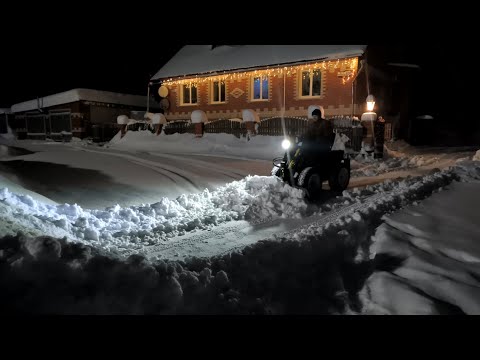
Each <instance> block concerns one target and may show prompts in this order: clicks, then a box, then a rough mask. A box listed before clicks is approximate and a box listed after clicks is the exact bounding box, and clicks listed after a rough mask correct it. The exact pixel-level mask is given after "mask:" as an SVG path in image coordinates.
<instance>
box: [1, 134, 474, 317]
mask: <svg viewBox="0 0 480 360" xmlns="http://www.w3.org/2000/svg"><path fill="white" fill-rule="evenodd" d="M129 134H133V135H131V136H130V139H135V141H133V140H128V139H129V137H125V138H123V139H121V140H119V139H115V140H114V141H113V142H112V143H111V144H109V147H107V148H100V147H94V146H90V145H87V144H86V143H85V142H75V143H72V144H49V143H41V142H27V143H23V145H22V147H26V148H28V149H29V150H31V151H39V150H40V151H43V155H42V153H39V152H36V153H35V154H24V155H20V154H18V153H12V150H11V148H6V149H5V148H4V150H3V158H4V160H8V161H12V160H18V158H19V157H20V158H22V159H24V160H27V159H29V158H30V159H31V157H33V159H36V160H38V158H36V157H41V156H44V158H43V160H44V161H50V160H49V159H50V158H53V162H55V161H58V162H59V163H60V164H62V162H67V163H68V161H69V159H75V160H72V161H75V162H76V165H82V166H84V167H85V168H86V169H92V167H94V166H99V165H98V163H99V162H100V163H101V162H104V165H106V166H107V167H108V164H111V163H112V162H114V161H115V160H120V161H121V162H122V163H121V164H122V165H120V164H117V166H118V168H119V169H122V166H123V162H130V163H132V164H140V165H139V166H142V167H144V168H148V169H152V170H153V169H157V170H158V169H159V167H162V168H163V169H166V168H168V169H169V171H170V172H173V171H175V172H177V173H178V169H179V168H180V167H181V166H182V165H183V166H184V167H185V165H186V164H189V162H190V163H191V162H192V159H195V161H197V160H199V158H201V161H203V162H204V163H202V164H201V166H200V167H203V168H204V173H207V171H205V168H207V170H208V171H215V169H217V170H218V169H219V167H221V168H222V171H225V170H226V168H229V169H230V171H232V172H233V171H234V170H233V169H232V167H231V165H232V163H231V161H240V163H241V164H243V165H244V166H245V168H244V170H245V171H246V172H247V174H248V173H250V174H252V175H253V176H249V177H245V175H247V174H245V175H243V174H241V173H237V174H236V176H239V178H238V180H236V181H231V179H230V180H229V181H225V182H224V183H223V184H219V185H215V186H213V187H212V188H211V190H203V189H202V190H200V189H194V190H193V191H185V193H184V194H182V195H180V196H174V197H171V198H169V197H162V198H160V199H158V201H157V200H154V199H151V200H152V201H145V202H144V203H143V204H142V203H138V202H137V203H135V204H134V205H130V204H128V205H123V206H120V205H115V204H111V205H110V206H107V207H106V208H97V209H88V208H85V207H82V206H79V205H75V204H74V205H71V204H63V202H57V203H55V202H52V201H45V199H44V198H43V199H42V197H40V196H36V195H35V194H34V193H29V194H27V193H26V191H27V190H25V189H24V188H22V187H20V186H18V185H16V184H15V186H16V187H15V188H14V190H13V189H7V188H6V187H8V186H6V187H5V186H4V187H3V189H2V190H1V192H0V229H2V230H3V232H2V235H7V236H5V237H4V238H2V239H0V264H1V265H2V266H3V267H2V269H3V270H2V271H4V272H5V273H8V276H5V277H2V278H1V280H0V290H1V291H2V293H3V291H5V292H6V291H10V293H12V292H14V293H15V294H17V297H18V299H13V298H11V297H5V299H4V300H2V301H3V304H4V307H3V310H2V311H7V309H16V311H19V312H27V313H28V312H30V311H31V312H42V313H45V312H46V313H52V312H54V313H275V314H282V313H414V312H416V310H415V309H416V306H417V305H419V306H420V305H421V306H422V307H420V308H419V309H424V310H422V311H423V313H428V311H430V310H431V311H432V313H435V311H436V312H440V313H444V312H447V313H448V312H449V311H450V312H452V311H453V312H454V310H455V309H461V311H460V312H465V313H478V311H477V309H478V307H477V306H478V304H477V303H478V302H479V301H478V300H477V299H476V298H475V295H476V293H475V290H471V289H470V288H468V286H471V285H472V284H473V286H477V285H475V284H474V283H473V282H472V281H471V280H472V279H471V278H469V279H467V278H468V276H470V277H472V278H473V279H476V278H475V276H477V275H472V274H475V270H472V268H471V266H473V265H472V264H474V265H475V262H476V257H477V254H476V250H475V249H476V245H475V244H474V243H472V240H473V239H476V238H478V235H479V234H478V231H479V229H478V226H475V224H478V221H477V220H476V218H475V214H476V213H475V212H474V211H473V210H472V207H473V203H474V202H475V200H474V199H475V198H473V197H472V198H471V199H469V201H470V202H469V203H468V202H467V203H468V208H467V209H468V210H466V213H468V214H470V216H469V217H468V216H462V213H461V212H460V211H458V216H459V217H461V219H463V221H464V223H463V224H462V229H464V230H462V231H463V232H459V231H460V230H459V229H456V230H451V231H450V232H449V231H446V230H447V229H438V230H441V231H442V232H443V233H444V234H448V235H447V236H450V237H455V238H458V239H460V240H459V241H458V242H457V243H458V246H457V245H456V244H452V245H451V246H450V247H448V246H447V245H448V242H446V241H443V240H442V241H439V242H438V244H436V245H434V244H431V243H432V242H433V241H436V239H437V238H438V236H436V235H435V233H433V235H431V236H430V235H428V236H427V235H425V234H428V233H429V231H432V230H435V227H432V226H430V227H428V226H427V227H426V228H424V227H422V226H423V225H422V222H418V223H416V222H415V221H413V220H412V219H410V218H408V217H405V218H402V215H401V214H402V212H398V210H399V209H401V208H405V207H407V209H409V208H408V207H409V206H413V208H414V209H419V208H420V207H421V206H423V204H424V203H425V204H426V205H425V209H426V210H425V213H426V214H428V213H429V212H432V213H435V214H437V215H435V216H436V217H432V218H428V216H423V217H421V216H418V215H413V216H416V218H419V219H420V218H422V219H424V220H426V223H427V224H430V223H432V224H436V223H437V222H438V221H440V220H441V221H444V220H445V216H446V215H445V216H444V217H442V216H441V215H438V214H441V213H442V211H443V212H444V213H445V214H447V213H448V212H449V211H451V210H449V208H448V207H444V208H443V210H442V209H441V207H439V206H436V204H435V203H433V204H431V205H428V201H429V200H433V199H435V198H436V197H437V196H441V195H443V194H450V198H448V199H441V200H438V201H440V202H442V203H445V204H449V203H452V204H453V203H454V201H453V199H457V200H458V201H459V204H462V203H465V201H466V199H465V198H466V196H467V193H468V191H475V189H477V190H478V187H477V188H475V186H478V181H479V180H480V162H478V161H471V159H474V154H475V153H474V152H472V151H470V149H456V151H450V150H449V149H444V151H443V152H442V150H437V151H436V152H431V153H430V152H428V151H427V150H425V151H424V150H419V151H418V153H417V154H418V155H419V156H423V159H422V160H421V161H420V160H418V161H417V160H416V161H415V162H413V164H415V165H416V166H410V167H409V166H406V167H405V166H402V167H401V169H400V170H399V169H398V168H399V166H397V165H398V162H395V161H393V160H392V158H388V157H387V158H386V160H385V161H373V162H372V161H370V160H365V159H361V158H359V159H358V161H357V163H356V164H355V170H356V171H359V172H360V171H362V168H363V169H365V167H370V169H372V165H373V168H376V169H377V170H376V171H377V174H379V175H377V176H375V178H371V177H370V178H371V179H375V181H373V182H371V185H367V186H364V187H361V188H360V187H359V188H351V189H349V190H347V191H345V192H344V193H343V194H341V195H340V196H335V194H334V195H332V196H329V197H327V198H326V199H325V201H324V202H323V203H322V204H307V203H306V202H305V201H304V199H303V194H302V192H301V191H300V190H298V189H293V188H291V187H289V186H287V185H285V184H283V183H281V182H280V181H279V180H278V179H276V178H274V177H270V176H258V175H254V174H255V172H254V171H252V168H251V167H250V166H251V164H255V162H254V161H252V160H255V159H256V160H261V159H262V157H263V159H270V158H271V157H274V156H278V155H279V154H278V139H276V138H274V139H262V137H255V138H252V140H251V141H250V142H247V143H245V142H243V143H241V142H242V141H244V140H242V139H237V140H238V141H239V143H238V144H237V143H236V142H235V141H236V140H235V141H232V139H231V138H234V137H233V136H231V138H228V139H227V138H224V136H223V135H222V136H212V137H211V138H210V139H208V137H206V138H204V139H195V138H193V136H191V135H189V134H184V135H178V136H176V140H175V141H173V140H172V141H170V140H169V139H174V138H175V137H172V138H170V136H160V137H153V138H152V139H151V141H150V140H148V139H149V136H150V135H151V134H150V135H148V134H147V133H141V132H139V133H137V134H136V133H134V132H129V133H127V136H129ZM211 135H219V134H211ZM136 136H138V137H144V138H145V139H147V140H145V141H142V142H140V143H138V142H137V141H138V139H136ZM222 139H223V140H222ZM255 139H258V140H255ZM123 140H126V141H125V142H123ZM252 141H253V142H252ZM255 141H258V143H257V144H256V145H255ZM19 143H21V142H17V144H16V145H17V146H19ZM269 143H270V145H268V144H269ZM242 144H243V145H242ZM252 144H253V145H252ZM9 145H10V146H11V145H15V144H13V143H12V142H10V143H9ZM398 145H399V144H398V143H395V144H392V149H391V151H390V150H389V153H391V157H394V156H397V157H406V156H408V157H410V159H411V158H413V156H415V155H412V153H410V151H413V152H414V151H415V149H412V148H408V147H402V146H398ZM212 146H216V147H217V150H218V149H219V148H221V149H223V150H225V151H223V154H222V156H221V157H220V156H218V152H217V150H215V149H214V148H212ZM245 146H248V147H245ZM269 146H270V147H269ZM49 147H50V148H51V149H52V150H50V153H51V154H45V153H48V151H49V150H48V148H49ZM60 149H61V151H63V152H70V153H71V154H70V153H69V154H70V155H72V156H71V157H70V155H69V156H65V155H64V154H63V156H65V157H64V158H62V154H56V153H58V152H60V151H59V150H60ZM269 149H270V150H269ZM274 149H275V152H276V154H275V155H274V156H271V155H272V154H273V152H274ZM262 150H265V151H264V152H262ZM269 151H270V152H271V153H270V154H269V153H268V152H269ZM402 151H403V152H402ZM75 153H81V154H82V155H83V156H85V154H88V156H89V158H90V161H86V160H84V159H83V157H81V156H79V157H78V158H76V157H75V156H74V155H73V154H75ZM259 154H260V155H259ZM265 154H267V155H265ZM211 155H214V156H211ZM234 157H235V159H234ZM238 158H241V159H238ZM433 158H440V160H441V161H439V160H432V159H433ZM168 159H171V160H172V163H170V164H165V163H164V162H165V161H168ZM209 159H211V160H213V161H208V160H209ZM221 159H223V161H225V163H223V164H221V163H220V161H221ZM417 159H420V158H417ZM82 161H83V162H82ZM181 161H183V163H182V164H180V162H181ZM264 161H265V165H266V164H267V163H268V170H270V168H271V166H270V161H268V162H267V161H266V160H264ZM402 161H403V160H402ZM70 165H71V163H70ZM174 166H175V169H174V168H173V167H174ZM188 166H193V165H188ZM449 166H452V167H451V168H448V167H449ZM114 167H115V166H114ZM385 169H389V171H386V172H385V171H384V170H385ZM135 170H136V169H130V171H135ZM99 171H105V170H102V169H99ZM111 171H112V172H113V171H114V170H111ZM154 172H155V171H154ZM195 172H196V170H194V171H192V172H191V174H189V175H195ZM11 175H12V174H9V176H11ZM128 175H129V176H133V175H132V174H128ZM144 175H145V176H151V174H150V175H146V174H144ZM180 175H182V174H180ZM207 175H208V174H205V176H207ZM240 175H243V176H240ZM260 175H261V174H260ZM363 175H365V173H363ZM185 177H187V176H185ZM399 177H401V178H399ZM187 178H188V177H187ZM362 178H367V177H366V176H359V177H357V178H353V179H352V182H355V180H356V179H362ZM7 180H8V181H9V182H10V184H9V185H12V182H13V183H15V181H14V180H15V179H14V178H12V177H10V178H8V179H7ZM457 180H460V181H462V182H460V183H458V182H457ZM124 181H126V182H127V180H124ZM197 181H198V180H197ZM206 183H208V181H206ZM163 184H164V185H167V186H168V184H169V183H168V182H166V181H165V179H163ZM125 185H126V184H125ZM190 190H191V189H190ZM441 190H445V191H441ZM437 191H441V192H440V193H439V194H435V195H433V196H432V197H431V198H430V199H429V200H426V201H425V202H421V201H423V200H424V199H425V198H428V197H429V196H430V195H431V194H432V193H435V192H437ZM458 192H461V194H460V195H455V194H456V193H458ZM477 192H478V191H477ZM467 203H465V204H467ZM418 204H420V205H418ZM447 206H448V205H447ZM458 206H459V207H461V206H460V205H458ZM437 208H438V212H436V209H437ZM453 208H455V206H454V205H452V209H453ZM455 209H457V208H455ZM455 211H456V210H455ZM418 213H420V212H417V214H418ZM389 214H394V215H393V216H390V215H389ZM395 214H396V215H395ZM396 216H399V218H396ZM450 220H451V221H453V220H452V219H450ZM402 224H403V225H402ZM472 224H473V225H472ZM393 227H396V231H401V232H403V233H407V234H411V233H412V231H413V234H414V237H419V235H418V234H419V233H420V234H422V235H421V240H418V239H417V240H415V239H414V240H411V235H405V239H408V241H409V244H414V245H415V246H416V247H420V248H422V249H424V248H429V247H430V248H433V249H437V250H435V251H436V252H435V255H438V254H448V256H449V257H451V258H454V259H455V261H456V262H458V263H460V264H461V265H459V266H460V267H461V270H458V269H456V268H448V267H445V266H444V264H445V261H443V262H442V261H437V260H432V259H431V258H428V259H426V260H425V259H424V258H421V259H420V260H419V259H417V258H416V257H415V256H413V255H411V252H412V251H410V250H409V251H410V252H405V251H404V252H403V253H401V251H400V250H402V251H403V250H405V247H402V246H394V245H392V240H389V239H390V238H389V237H391V234H390V233H389V231H390V230H391V228H393ZM413 228H415V229H417V230H416V232H415V230H412V229H413ZM418 229H420V230H418ZM444 230H445V231H444ZM18 231H21V232H22V234H23V235H17V232H18ZM408 231H410V233H408ZM422 231H423V233H422ZM374 234H375V236H374V237H373V239H374V240H375V241H374V247H372V248H370V243H371V240H370V239H371V236H372V235H374ZM459 234H460V235H459ZM45 235H47V236H49V237H45ZM42 236H43V237H42ZM397 242H398V241H397ZM405 242H406V241H405ZM382 244H383V245H382ZM395 244H396V243H395ZM419 244H420V245H419ZM422 246H423V247H422ZM439 248H441V250H440V251H438V249H439ZM471 248H472V249H473V250H472V251H470V249H471ZM392 249H393V250H392ZM398 249H400V250H398ZM445 249H447V250H445ZM395 251H396V252H395ZM375 252H376V253H377V257H376V258H375V260H372V258H373V256H374V255H375ZM392 252H393V253H394V255H398V253H401V255H399V256H391V253H392ZM432 253H433V251H432ZM384 254H386V255H384ZM405 254H407V255H405ZM465 254H470V256H471V257H470V258H468V257H466V256H465ZM472 254H473V255H472ZM441 256H444V255H441ZM127 257H128V258H127ZM398 257H400V258H401V259H402V260H403V263H402V262H401V261H399V260H398V261H397V262H396V260H397V258H398ZM126 258H127V259H126ZM405 258H406V259H407V260H405ZM378 259H387V260H389V261H386V260H385V261H384V262H383V264H379V260H378ZM472 259H473V260H472ZM432 261H433V262H434V263H435V261H437V263H435V264H436V265H435V269H434V271H437V274H434V275H432V274H431V273H432V271H430V270H431V269H428V268H427V266H430V267H431V266H432V265H431V262H432ZM463 263H467V265H462V264H463ZM392 264H393V265H392ZM419 264H420V265H419ZM398 265H400V266H398ZM447 265H448V266H450V267H454V265H456V263H454V262H452V261H450V262H448V264H447ZM382 266H383V267H382ZM395 266H397V267H395ZM419 269H420V270H419ZM439 269H440V270H439ZM445 269H448V270H445ZM452 269H453V270H452ZM373 270H376V271H374V272H373V274H372V271H373ZM422 271H423V273H422ZM441 271H445V272H447V271H448V272H449V273H455V274H456V275H454V276H453V278H454V280H451V282H450V283H448V286H449V287H450V288H451V289H454V290H453V291H454V292H455V291H462V294H463V295H462V297H461V298H462V300H458V301H457V302H455V301H453V300H456V299H453V300H452V298H451V297H452V294H454V292H452V291H450V290H451V289H446V290H445V291H443V292H442V291H439V290H438V289H437V286H436V284H435V283H432V281H433V280H435V281H439V284H446V283H445V282H442V281H443V280H444V279H443V278H440V277H439V275H438V274H444V273H441ZM399 274H400V275H399ZM412 274H420V275H419V277H416V275H415V276H412ZM425 274H426V275H425ZM468 274H469V275H468ZM397 276H402V277H403V279H402V281H401V282H398V281H396V280H398V279H397V278H396V277H397ZM450 277H451V276H450ZM392 279H394V280H392ZM432 279H433V280H432ZM466 279H467V280H466ZM365 280H366V282H365ZM415 281H416V282H415ZM459 281H460V282H462V284H460V285H458V284H457V282H459ZM364 283H365V284H366V285H365V286H364ZM463 283H466V284H467V285H468V286H467V287H465V288H462V286H463ZM31 284H42V286H41V287H38V286H31ZM59 284H63V285H62V286H60V287H59ZM429 286H430V287H429ZM438 286H442V285H438ZM362 287H363V289H362ZM85 288H89V289H91V291H90V292H89V293H88V295H87V294H85V292H84V291H83V290H82V289H85ZM412 288H415V289H421V291H417V290H415V291H412ZM13 289H15V290H13ZM126 289H127V290H126ZM361 289H362V290H361ZM432 289H433V290H432ZM458 289H460V290H458ZM360 290H361V291H360ZM359 291H360V292H359ZM52 294H53V295H52ZM425 294H427V295H425ZM472 295H473V296H472ZM395 296H398V298H401V296H406V297H408V296H410V298H408V301H403V302H402V301H400V300H398V298H397V300H395V298H394V297H395ZM432 299H434V300H432ZM426 304H435V306H433V305H432V306H430V307H428V306H427V305H426ZM438 304H440V305H438ZM425 309H427V310H425ZM428 309H430V310H428ZM438 309H440V310H438ZM422 311H420V310H419V311H418V312H422Z"/></svg>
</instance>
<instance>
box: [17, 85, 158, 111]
mask: <svg viewBox="0 0 480 360" xmlns="http://www.w3.org/2000/svg"><path fill="white" fill-rule="evenodd" d="M81 100H83V101H95V102H101V103H107V104H119V105H129V106H139V107H146V106H147V97H146V96H141V95H129V94H120V93H114V92H110V91H100V90H91V89H72V90H68V91H65V92H61V93H58V94H54V95H48V96H44V97H41V98H39V99H38V100H37V99H34V100H28V101H24V102H21V103H18V104H15V105H12V112H14V113H17V112H22V111H30V110H36V109H38V108H39V107H40V108H46V107H50V106H56V105H62V104H68V103H72V102H75V101H81ZM150 107H152V108H159V107H160V106H159V105H158V104H155V103H154V102H153V101H150Z"/></svg>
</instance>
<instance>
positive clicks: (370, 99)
mask: <svg viewBox="0 0 480 360" xmlns="http://www.w3.org/2000/svg"><path fill="white" fill-rule="evenodd" d="M374 106H375V98H374V97H373V95H368V96H367V111H373V108H374Z"/></svg>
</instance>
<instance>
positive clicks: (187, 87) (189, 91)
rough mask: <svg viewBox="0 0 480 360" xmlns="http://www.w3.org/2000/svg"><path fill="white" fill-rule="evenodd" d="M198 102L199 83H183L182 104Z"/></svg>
mask: <svg viewBox="0 0 480 360" xmlns="http://www.w3.org/2000/svg"><path fill="white" fill-rule="evenodd" d="M193 104H197V84H195V83H191V84H183V85H182V105H193Z"/></svg>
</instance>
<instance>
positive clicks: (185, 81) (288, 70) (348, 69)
mask: <svg viewBox="0 0 480 360" xmlns="http://www.w3.org/2000/svg"><path fill="white" fill-rule="evenodd" d="M357 66H358V58H356V57H354V58H350V59H343V60H340V59H338V60H329V61H322V62H315V63H310V64H303V65H296V66H283V67H276V68H267V69H262V70H252V71H243V72H233V73H226V72H225V73H223V74H220V75H219V74H216V75H212V76H199V75H196V76H195V77H188V78H186V77H183V78H176V79H173V78H170V79H166V80H164V81H163V82H162V84H163V85H166V86H173V85H178V84H181V85H187V86H193V87H196V86H197V85H198V84H202V83H205V82H210V81H220V82H224V81H226V80H238V79H244V78H249V77H252V76H253V77H260V78H262V79H264V78H267V77H277V76H283V75H284V74H286V75H287V76H288V75H292V74H296V73H297V72H298V71H300V72H302V71H315V70H322V69H323V70H327V69H329V70H330V69H334V70H336V69H340V70H341V71H343V72H345V73H346V75H345V76H342V82H343V84H345V83H346V82H347V81H348V80H350V79H351V78H352V77H353V76H354V75H355V73H356V72H357Z"/></svg>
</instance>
